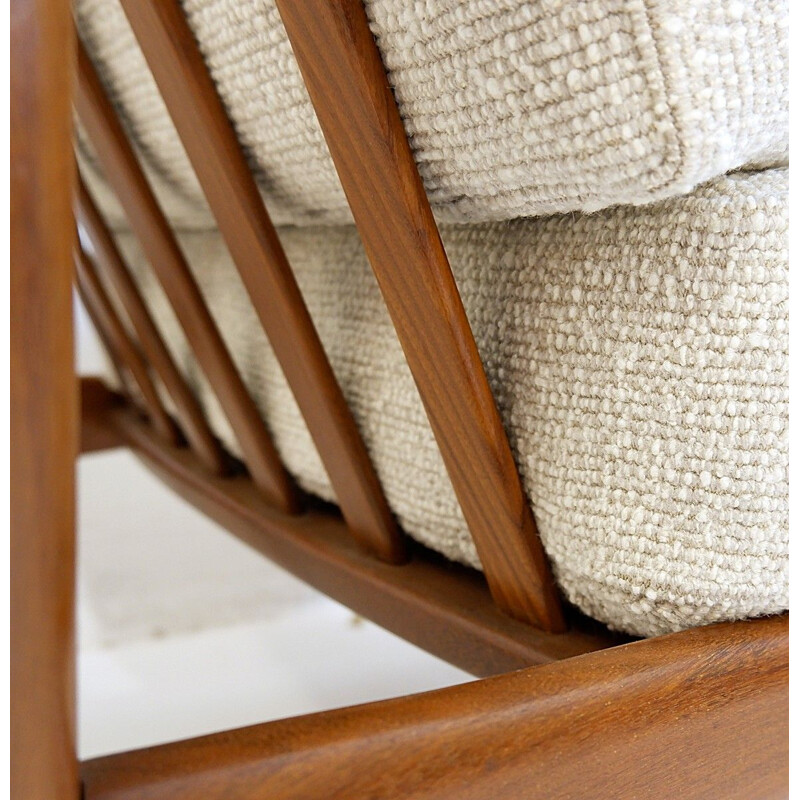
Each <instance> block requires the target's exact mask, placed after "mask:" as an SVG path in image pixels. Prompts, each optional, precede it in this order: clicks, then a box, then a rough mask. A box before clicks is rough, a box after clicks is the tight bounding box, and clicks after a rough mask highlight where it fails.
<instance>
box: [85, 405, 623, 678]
mask: <svg viewBox="0 0 800 800" xmlns="http://www.w3.org/2000/svg"><path fill="white" fill-rule="evenodd" d="M104 405H106V404H100V403H96V404H95V405H94V409H95V410H97V409H101V408H103V407H104ZM107 405H108V410H107V411H106V412H104V413H105V415H106V417H107V418H108V419H109V420H110V421H111V424H112V425H113V426H114V427H115V428H116V430H117V431H118V435H119V437H120V438H121V439H122V440H123V441H124V442H125V443H126V445H127V446H129V447H131V449H132V450H133V452H134V453H135V454H136V455H138V456H139V457H140V458H141V459H142V460H143V461H144V463H145V465H146V466H148V467H149V468H151V469H152V470H153V471H154V472H155V473H156V475H157V476H158V477H159V478H161V479H162V480H163V481H164V482H165V483H166V484H167V485H168V486H170V487H171V488H172V489H173V490H174V491H175V492H176V493H177V494H179V495H180V496H181V497H183V498H184V499H185V500H187V501H188V502H189V503H191V504H192V505H194V506H196V507H197V508H198V509H199V510H200V511H202V512H203V513H205V514H207V515H208V516H209V517H211V518H212V519H213V520H215V521H216V522H217V523H219V524H220V525H221V526H222V527H223V528H225V529H226V530H227V531H229V532H231V533H232V534H234V535H235V536H237V537H238V538H239V539H241V540H242V541H244V542H245V543H247V544H249V545H250V546H251V547H253V548H255V549H256V550H258V551H259V552H260V553H262V554H263V555H265V556H267V558H269V559H271V560H272V561H274V562H276V563H277V564H279V565H280V566H282V567H284V568H285V569H288V570H289V571H290V572H292V573H294V574H295V575H297V576H298V577H299V578H301V579H302V580H304V581H306V582H307V583H309V584H311V585H312V586H314V587H315V588H317V589H319V590H320V591H321V592H324V593H325V594H327V595H328V596H330V597H332V598H333V599H334V600H337V601H338V602H340V603H343V604H344V605H346V606H348V607H350V608H352V609H353V610H354V611H356V612H357V613H358V614H360V615H362V616H364V617H366V618H368V619H371V620H373V622H376V623H377V624H378V625H380V626H382V627H384V628H386V629H387V630H390V631H392V632H393V633H395V634H397V635H398V636H402V637H403V638H404V639H407V640H408V641H410V642H412V643H413V644H415V645H417V646H418V647H422V648H423V649H424V650H427V651H428V652H430V653H433V654H434V655H436V656H439V657H440V658H443V659H445V660H446V661H449V662H451V663H452V664H455V665H456V666H459V667H461V668H462V669H465V670H467V671H468V672H472V673H473V674H475V675H490V674H497V673H498V672H506V671H508V670H512V669H521V668H522V667H526V666H530V665H531V664H541V663H545V662H547V661H551V660H554V659H563V658H570V657H572V656H575V655H578V654H580V653H585V652H588V651H591V650H597V649H600V648H603V647H608V646H610V645H613V644H618V643H620V642H621V641H626V639H625V637H621V636H619V635H613V634H611V633H609V632H608V630H606V629H605V628H604V627H603V626H601V625H599V624H598V623H592V622H591V621H590V620H587V619H586V618H585V617H582V616H580V615H575V617H574V618H573V619H571V629H570V630H569V631H568V632H567V633H562V634H552V633H546V632H544V631H541V630H538V629H537V628H534V627H533V626H531V625H528V624H526V623H523V622H519V621H517V620H515V619H512V618H511V617H509V616H508V615H506V614H504V613H503V612H501V611H500V610H499V609H498V608H497V606H496V605H495V603H494V602H493V601H492V597H491V595H490V593H489V589H488V587H487V585H486V581H485V580H484V578H483V576H482V575H481V574H480V573H479V572H477V571H476V570H471V569H467V568H465V567H460V566H459V565H457V564H453V563H451V562H448V561H446V560H445V559H444V558H442V557H441V556H437V555H435V554H433V553H431V552H430V551H428V550H425V549H424V548H422V547H417V546H413V547H412V548H411V559H410V561H409V562H408V563H406V564H404V565H403V566H400V567H398V566H395V565H391V564H386V563H384V562H383V561H380V560H379V559H376V558H374V557H373V556H371V555H370V554H369V553H367V552H365V551H364V550H363V548H361V547H359V546H358V545H357V544H356V543H355V542H354V541H353V538H352V536H351V535H350V533H349V530H348V528H347V525H346V524H345V522H344V521H343V520H342V517H341V515H340V514H339V513H338V512H337V511H336V509H335V508H333V507H331V506H323V505H321V504H320V505H319V506H317V507H312V508H311V509H309V510H308V511H307V512H306V513H305V514H303V515H300V516H291V515H287V514H282V513H280V512H277V511H275V510H274V509H271V508H270V507H269V506H268V504H267V503H266V502H265V501H264V499H263V498H262V497H259V494H258V492H257V491H256V490H255V489H254V487H253V485H252V483H251V482H250V481H248V480H246V479H245V478H243V477H232V478H228V479H220V478H216V477H214V476H211V475H209V474H208V473H207V472H206V471H204V470H202V468H201V467H200V466H199V465H198V464H197V461H196V459H195V458H194V456H193V455H192V453H191V452H190V451H188V450H186V449H183V450H180V449H176V448H169V447H165V446H164V445H163V444H162V443H161V441H160V440H159V439H158V438H157V437H156V436H155V435H154V433H153V432H152V430H151V428H150V426H148V425H146V424H145V423H143V422H142V421H141V420H139V419H138V418H137V416H136V414H135V413H133V412H132V411H131V410H130V408H125V407H122V408H120V407H118V406H114V405H113V403H109V404H107Z"/></svg>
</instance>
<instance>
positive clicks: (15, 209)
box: [10, 0, 79, 800]
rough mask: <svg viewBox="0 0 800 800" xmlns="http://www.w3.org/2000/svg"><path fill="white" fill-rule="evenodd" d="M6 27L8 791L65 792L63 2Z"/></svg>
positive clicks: (24, 0) (68, 494) (67, 50)
mask: <svg viewBox="0 0 800 800" xmlns="http://www.w3.org/2000/svg"><path fill="white" fill-rule="evenodd" d="M10 38H11V440H10V451H11V453H10V455H11V795H12V797H14V798H15V800H16V799H18V800H28V798H35V800H77V798H78V795H79V784H78V768H77V760H76V757H75V670H74V655H75V653H74V623H75V619H74V603H75V586H74V570H75V475H74V460H75V454H76V449H77V444H78V406H77V403H78V394H77V384H76V381H75V372H74V362H73V334H72V249H73V245H74V234H75V227H74V223H73V220H72V210H71V190H72V181H73V169H74V164H73V155H72V116H71V95H72V76H73V69H72V67H73V62H74V54H75V53H74V34H73V23H72V17H71V14H70V4H69V3H68V2H66V1H65V0H14V1H13V2H12V4H11V31H10Z"/></svg>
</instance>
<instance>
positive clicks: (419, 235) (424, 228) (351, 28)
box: [278, 0, 564, 630]
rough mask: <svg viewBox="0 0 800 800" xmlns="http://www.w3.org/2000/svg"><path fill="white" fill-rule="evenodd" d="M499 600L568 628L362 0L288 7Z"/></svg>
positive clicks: (336, 157) (543, 622)
mask: <svg viewBox="0 0 800 800" xmlns="http://www.w3.org/2000/svg"><path fill="white" fill-rule="evenodd" d="M278 9H279V11H280V13H281V17H282V18H283V23H284V25H285V27H286V31H287V33H288V34H289V39H290V41H291V44H292V48H293V49H294V53H295V56H296V57H297V61H298V64H299V65H300V71H301V73H302V75H303V79H304V80H305V83H306V86H307V88H308V91H309V94H310V95H311V100H312V102H313V104H314V108H315V109H316V112H317V117H318V118H319V121H320V124H321V125H322V130H323V133H324V134H325V138H326V140H327V142H328V147H329V148H330V152H331V155H332V156H333V161H334V163H335V165H336V169H337V170H338V173H339V178H340V180H341V182H342V186H343V187H344V190H345V194H346V195H347V199H348V202H349V203H350V208H351V209H352V211H353V216H354V217H355V221H356V225H357V226H358V230H359V233H360V234H361V238H362V240H363V242H364V247H365V248H366V251H367V256H368V257H369V261H370V263H371V265H372V268H373V270H374V272H375V275H376V277H377V279H378V283H379V285H380V288H381V291H382V292H383V296H384V298H385V300H386V304H387V307H388V309H389V313H390V315H391V317H392V320H393V322H394V326H395V328H396V330H397V335H398V337H399V338H400V342H401V344H402V346H403V350H404V351H405V355H406V358H407V360H408V364H409V366H410V368H411V372H412V373H413V375H414V379H415V380H416V383H417V386H418V388H419V392H420V396H421V397H422V401H423V403H424V405H425V409H426V411H427V413H428V418H429V419H430V422H431V426H432V428H433V432H434V434H435V436H436V441H437V442H438V444H439V448H440V450H441V452H442V456H443V458H444V462H445V465H446V467H447V470H448V473H449V475H450V479H451V481H452V483H453V488H454V489H455V492H456V496H457V497H458V500H459V502H460V504H461V508H462V510H463V512H464V517H465V519H466V521H467V524H468V525H469V529H470V532H471V534H472V537H473V539H474V541H475V546H476V548H477V550H478V555H479V556H480V559H481V563H482V564H483V568H484V571H485V573H486V578H487V580H488V582H489V586H490V588H491V590H492V595H493V597H494V599H495V601H496V602H497V603H498V604H499V605H500V606H501V608H503V609H505V610H506V611H507V612H508V613H509V614H511V615H513V616H515V617H518V618H520V619H525V620H528V621H529V622H531V623H533V624H536V625H540V626H542V627H543V628H544V629H545V630H560V629H563V626H564V622H563V617H562V614H561V609H560V603H559V598H558V593H557V591H556V588H555V585H554V583H553V580H552V578H551V576H550V570H549V565H548V563H547V559H546V557H545V554H544V551H543V549H542V546H541V542H540V540H539V537H538V534H537V531H536V525H535V523H534V519H533V514H532V512H531V509H530V506H529V505H528V501H527V499H526V497H525V495H524V493H523V491H522V487H521V484H520V480H519V475H518V473H517V468H516V465H515V463H514V459H513V457H512V454H511V449H510V447H509V444H508V439H507V438H506V434H505V431H504V430H503V425H502V422H501V420H500V416H499V414H498V412H497V408H496V406H495V402H494V398H493V397H492V392H491V389H490V388H489V383H488V381H487V379H486V375H485V373H484V370H483V365H482V364H481V360H480V356H479V354H478V349H477V347H476V345H475V340H474V338H473V336H472V331H471V329H470V326H469V322H468V320H467V317H466V314H465V312H464V307H463V305H462V303H461V298H460V296H459V293H458V289H457V287H456V284H455V281H454V280H453V275H452V272H451V270H450V265H449V263H448V260H447V256H446V255H445V252H444V248H443V247H442V242H441V239H440V238H439V232H438V230H437V227H436V222H435V221H434V218H433V214H432V213H431V209H430V205H429V204H428V200H427V197H426V195H425V190H424V188H423V186H422V181H421V179H420V177H419V173H418V172H417V167H416V164H415V163H414V158H413V156H412V153H411V149H410V147H409V144H408V140H407V138H406V135H405V131H404V130H403V124H402V121H401V119H400V114H399V112H398V110H397V105H396V104H395V101H394V97H393V95H392V92H391V89H390V88H389V84H388V82H387V79H386V73H385V72H384V69H383V64H382V62H381V58H380V54H379V52H378V49H377V47H376V45H375V41H374V39H373V37H372V33H371V32H370V29H369V25H368V22H367V17H366V14H365V12H364V8H363V6H362V4H361V2H360V0H304V2H302V3H299V2H292V1H291V0H278Z"/></svg>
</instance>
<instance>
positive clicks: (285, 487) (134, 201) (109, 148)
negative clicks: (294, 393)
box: [75, 43, 298, 511]
mask: <svg viewBox="0 0 800 800" xmlns="http://www.w3.org/2000/svg"><path fill="white" fill-rule="evenodd" d="M75 104H76V107H77V110H78V115H79V116H80V119H81V122H82V123H83V125H84V127H85V128H86V131H87V133H88V134H89V138H90V139H91V141H92V144H93V146H94V149H95V152H96V153H97V156H98V158H99V160H100V163H101V164H102V166H103V169H104V171H105V175H106V178H107V179H108V182H109V184H110V185H111V187H112V188H113V190H114V192H115V194H116V195H117V199H118V200H119V202H120V204H121V205H122V207H123V208H124V210H125V213H126V215H127V217H128V220H129V222H130V224H131V228H132V229H133V231H134V233H135V234H136V236H137V238H138V240H139V242H140V244H141V246H142V249H143V250H144V253H145V255H146V256H147V259H148V261H149V262H150V265H151V266H152V268H153V269H154V270H155V272H156V274H157V276H158V278H159V281H160V282H161V285H162V287H163V288H164V292H165V294H166V295H167V298H168V299H169V301H170V304H171V305H172V308H173V310H174V311H175V315H176V317H177V318H178V322H179V323H180V324H181V327H182V328H183V330H184V333H185V334H186V338H187V340H188V342H189V345H190V346H191V347H192V350H193V352H194V354H195V357H196V358H197V361H198V364H199V365H200V367H201V369H202V370H203V372H204V373H205V376H206V378H207V379H208V382H209V384H210V386H211V387H212V389H213V391H214V393H215V394H216V396H217V398H218V400H219V402H220V405H221V407H222V409H223V411H224V412H225V415H226V416H227V418H228V421H229V422H230V425H231V429H232V430H233V433H234V435H235V436H236V440H237V442H238V443H239V447H240V448H241V451H242V453H243V455H244V461H245V463H246V464H247V468H248V469H249V470H250V474H251V476H252V478H253V481H254V483H255V484H256V485H257V486H258V487H259V489H260V490H261V491H262V492H264V494H265V496H267V497H269V499H270V500H271V502H273V503H274V504H275V505H276V506H277V507H278V508H281V509H284V510H287V511H291V510H296V509H297V507H298V497H297V493H296V491H295V489H294V485H293V483H292V481H291V479H290V478H289V475H288V474H287V472H286V470H285V469H284V467H283V465H282V464H281V461H280V458H279V456H278V453H277V451H276V450H275V446H274V445H273V443H272V439H271V438H270V435H269V433H268V431H267V429H266V427H265V426H264V421H263V420H262V419H261V416H260V414H259V412H258V409H257V408H256V406H255V403H254V402H253V400H252V398H251V397H250V395H249V394H248V393H247V389H246V388H245V386H244V383H243V382H242V379H241V376H240V375H239V373H238V371H237V370H236V367H235V365H234V363H233V360H232V359H231V356H230V354H229V352H228V350H227V348H226V346H225V343H224V341H223V339H222V337H221V335H220V333H219V330H218V329H217V326H216V324H215V323H214V320H213V318H212V316H211V313H210V312H209V310H208V307H207V306H206V303H205V301H204V299H203V296H202V294H201V293H200V289H199V288H198V286H197V283H196V281H195V279H194V277H193V275H192V273H191V271H190V269H189V266H188V265H187V263H186V261H185V259H184V257H183V254H182V252H181V250H180V248H179V247H178V243H177V241H176V240H175V235H174V234H173V232H172V230H171V229H170V227H169V224H168V222H167V220H166V218H165V217H164V214H163V212H162V210H161V208H160V206H159V205H158V202H157V200H156V198H155V195H154V194H153V192H152V189H151V188H150V185H149V184H148V182H147V178H146V177H145V175H144V173H143V172H142V169H141V167H140V165H139V162H138V161H137V159H136V156H135V154H134V152H133V149H132V148H131V145H130V142H129V141H128V139H127V138H126V136H125V132H124V130H123V128H122V125H121V124H120V122H119V120H118V119H117V116H116V113H115V111H114V108H113V107H112V105H111V103H110V101H109V100H108V97H107V96H106V94H105V91H104V89H103V86H102V84H101V83H100V79H99V77H98V76H97V73H96V72H95V70H94V67H93V66H92V63H91V61H90V60H89V57H88V55H87V54H86V52H85V51H84V49H83V48H82V46H81V45H80V43H78V82H77V91H76V98H75Z"/></svg>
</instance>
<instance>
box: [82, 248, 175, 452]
mask: <svg viewBox="0 0 800 800" xmlns="http://www.w3.org/2000/svg"><path fill="white" fill-rule="evenodd" d="M75 277H76V281H77V284H78V288H79V290H80V292H81V298H82V300H83V302H84V304H85V305H86V307H87V309H88V310H89V311H90V313H91V316H92V319H93V321H94V323H95V324H96V325H99V329H100V330H102V332H103V337H102V338H103V339H104V341H106V342H107V343H108V345H109V346H110V347H111V349H112V352H113V354H114V357H115V358H116V360H117V362H118V363H119V364H120V365H121V366H122V367H123V368H124V369H125V370H127V372H128V373H129V374H130V375H131V376H132V377H133V379H134V381H135V382H136V386H137V387H138V389H139V392H140V394H141V397H142V401H143V402H144V408H145V411H146V412H147V415H148V417H149V418H150V421H151V422H152V424H153V427H154V428H155V429H156V431H158V434H159V435H160V436H161V437H162V438H163V439H164V441H166V442H168V443H169V444H171V445H176V444H179V443H180V441H181V437H180V434H179V433H178V430H177V428H176V427H175V423H174V422H173V421H172V419H171V418H170V416H169V414H168V413H167V411H166V409H165V408H164V405H163V404H162V402H161V398H160V397H159V396H158V391H157V390H156V387H155V385H154V384H153V381H152V379H151V377H150V373H149V372H148V370H147V364H146V363H145V361H144V359H143V358H142V355H141V353H140V352H139V349H138V348H137V346H136V345H135V344H134V342H133V341H132V340H131V339H130V337H129V336H128V332H127V331H126V330H125V326H124V325H123V324H122V320H120V318H119V317H118V316H117V312H116V310H115V308H114V306H113V305H112V304H111V300H110V299H109V297H108V295H107V294H106V291H105V288H104V287H103V284H102V283H101V282H100V278H99V277H98V275H97V272H96V270H95V268H94V264H92V262H91V260H90V259H89V257H88V256H87V255H86V253H85V252H84V251H83V249H82V248H80V247H76V248H75Z"/></svg>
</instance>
